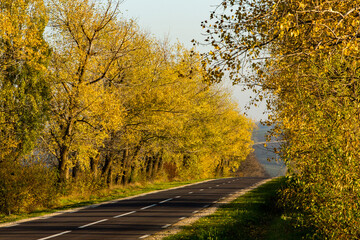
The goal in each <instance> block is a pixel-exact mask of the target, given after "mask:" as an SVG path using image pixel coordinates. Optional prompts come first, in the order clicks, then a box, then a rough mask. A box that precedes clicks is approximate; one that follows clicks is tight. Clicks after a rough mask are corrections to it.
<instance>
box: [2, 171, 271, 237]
mask: <svg viewBox="0 0 360 240" xmlns="http://www.w3.org/2000/svg"><path fill="white" fill-rule="evenodd" d="M262 180H264V178H250V177H247V178H223V179H215V180H211V181H206V182H201V183H197V184H192V185H187V186H184V187H180V188H174V189H169V190H166V191H159V192H153V193H149V194H146V195H141V196H138V197H133V198H130V199H124V200H121V199H119V200H115V201H112V202H110V203H106V204H97V205H92V206H89V207H87V208H84V209H81V210H79V211H73V212H67V213H63V214H60V215H56V216H50V217H43V218H40V219H36V220H33V221H29V222H23V223H20V224H17V225H10V226H8V227H2V228H0V240H47V239H51V240H65V239H66V240H68V239H72V240H80V239H81V240H103V239H121V240H125V239H144V238H146V237H148V236H151V235H152V234H154V233H156V232H159V231H161V230H164V229H166V228H168V227H170V226H171V225H172V224H174V223H176V222H178V221H180V220H182V219H184V218H186V217H189V216H191V215H192V214H194V213H196V212H197V211H199V210H201V209H203V208H206V207H210V206H211V205H212V204H214V203H216V202H217V201H218V200H220V199H221V198H223V197H227V196H229V195H230V194H233V193H235V192H237V191H239V190H241V189H244V188H248V187H250V186H251V185H254V184H256V183H258V182H260V181H262Z"/></svg>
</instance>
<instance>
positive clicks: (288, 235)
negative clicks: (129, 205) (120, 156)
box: [165, 178, 306, 240]
mask: <svg viewBox="0 0 360 240" xmlns="http://www.w3.org/2000/svg"><path fill="white" fill-rule="evenodd" d="M284 180H285V179H284V178H277V179H274V180H272V181H270V182H268V183H266V184H264V185H262V186H260V187H258V188H256V189H254V190H253V191H251V192H248V193H246V194H244V195H242V196H241V197H239V198H237V199H236V200H234V201H233V202H231V203H230V204H227V205H224V206H223V207H221V208H219V209H218V210H217V211H216V212H215V213H214V214H213V215H210V216H208V217H205V218H202V219H200V220H199V221H197V222H196V223H194V224H192V225H190V226H187V227H185V228H184V229H183V230H182V231H181V232H180V233H178V234H176V235H172V236H169V237H167V238H165V239H166V240H177V239H212V240H215V239H218V240H230V239H234V240H239V239H251V240H254V239H266V240H271V239H274V240H275V239H276V240H282V239H284V240H285V239H286V240H291V239H301V238H302V237H303V236H305V234H306V233H305V232H304V231H303V230H300V229H295V228H294V227H293V224H292V222H291V221H292V220H291V219H290V218H288V217H286V215H285V214H284V213H283V211H282V210H281V209H280V208H278V207H277V205H276V202H277V192H278V190H279V189H280V188H281V186H282V185H283V184H284V183H285V182H284Z"/></svg>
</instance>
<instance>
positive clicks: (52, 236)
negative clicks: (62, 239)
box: [38, 231, 71, 240]
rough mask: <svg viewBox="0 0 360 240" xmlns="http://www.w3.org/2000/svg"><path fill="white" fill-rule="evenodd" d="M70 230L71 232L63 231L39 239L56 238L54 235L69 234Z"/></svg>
mask: <svg viewBox="0 0 360 240" xmlns="http://www.w3.org/2000/svg"><path fill="white" fill-rule="evenodd" d="M69 232H71V231H65V232H61V233H58V234H54V235H51V236H48V237H44V238H39V239H38V240H46V239H50V238H54V237H57V236H61V235H64V234H67V233H69Z"/></svg>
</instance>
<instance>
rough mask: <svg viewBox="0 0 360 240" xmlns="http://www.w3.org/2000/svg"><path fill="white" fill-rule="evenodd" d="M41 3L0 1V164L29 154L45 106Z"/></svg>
mask: <svg viewBox="0 0 360 240" xmlns="http://www.w3.org/2000/svg"><path fill="white" fill-rule="evenodd" d="M46 24H47V16H46V11H45V7H44V3H43V1H42V0H26V1H25V0H4V1H1V2H0V28H1V31H0V162H1V161H4V160H5V159H11V160H16V159H18V158H19V157H20V156H22V155H23V154H24V153H26V152H27V151H29V150H30V149H31V148H32V147H33V144H34V142H35V140H36V138H37V136H38V133H39V131H40V129H41V128H42V127H43V123H44V120H45V118H46V109H47V107H48V97H49V93H48V83H47V81H46V78H45V72H46V66H47V62H48V57H49V48H48V45H47V44H46V43H45V41H44V39H43V33H44V29H45V26H46Z"/></svg>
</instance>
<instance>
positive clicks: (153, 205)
mask: <svg viewBox="0 0 360 240" xmlns="http://www.w3.org/2000/svg"><path fill="white" fill-rule="evenodd" d="M156 205H157V204H152V205H149V206H146V207H143V208H140V209H141V210H145V209H148V208H151V207H155V206H156Z"/></svg>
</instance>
